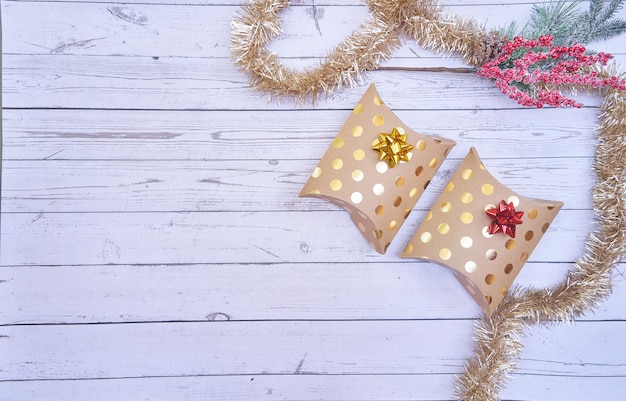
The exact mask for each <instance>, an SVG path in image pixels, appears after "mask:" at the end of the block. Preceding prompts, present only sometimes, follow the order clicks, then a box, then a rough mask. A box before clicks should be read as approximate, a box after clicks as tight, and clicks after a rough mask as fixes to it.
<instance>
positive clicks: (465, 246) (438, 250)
mask: <svg viewBox="0 0 626 401" xmlns="http://www.w3.org/2000/svg"><path fill="white" fill-rule="evenodd" d="M562 206H563V203H562V202H555V201H549V200H540V199H531V198H526V197H523V196H521V195H519V194H517V193H515V192H513V191H512V190H510V189H509V188H507V187H505V186H504V185H502V184H501V183H500V182H498V181H497V180H496V179H495V178H494V177H493V176H492V175H491V174H490V173H489V172H488V171H487V169H486V168H485V166H484V165H483V163H482V162H481V160H480V157H479V156H478V153H477V152H476V149H474V148H471V150H470V152H469V153H468V155H467V157H466V158H465V160H464V161H463V162H462V163H461V165H460V166H459V168H458V169H457V171H456V173H455V174H454V176H453V177H452V178H451V179H450V181H449V182H448V185H447V186H446V187H445V189H444V191H443V192H442V193H441V195H440V196H439V199H438V200H437V201H436V202H435V205H434V206H433V208H432V209H431V210H430V212H429V213H428V214H427V215H426V218H425V219H424V221H423V222H422V224H421V226H420V227H419V229H418V230H417V232H416V233H415V235H414V236H413V238H412V239H411V240H410V241H409V244H408V245H407V247H406V249H405V250H404V253H403V255H402V257H403V258H416V259H428V260H432V261H434V262H438V263H440V264H442V265H444V266H446V267H448V268H450V269H452V272H453V273H454V275H455V276H456V278H457V279H458V280H459V281H460V282H461V284H462V285H463V286H464V287H465V288H466V289H467V291H468V292H469V293H470V294H471V295H472V297H473V298H474V299H475V300H476V302H477V303H478V304H479V305H480V306H481V307H482V308H483V310H484V311H485V313H486V314H487V316H491V314H492V313H493V312H494V310H495V309H496V307H497V306H498V304H499V303H500V301H502V298H504V296H505V295H506V293H507V291H508V289H509V287H510V286H511V284H513V280H515V278H516V277H517V275H518V274H519V272H520V270H521V269H522V266H523V265H524V263H525V262H526V260H527V259H528V258H529V256H530V254H531V253H532V252H533V250H534V249H535V247H536V246H537V244H538V243H539V241H540V240H541V237H542V236H543V234H544V233H545V232H546V230H547V229H548V227H549V226H550V224H551V223H552V220H554V218H555V217H556V215H557V213H558V212H559V210H560V209H561V207H562Z"/></svg>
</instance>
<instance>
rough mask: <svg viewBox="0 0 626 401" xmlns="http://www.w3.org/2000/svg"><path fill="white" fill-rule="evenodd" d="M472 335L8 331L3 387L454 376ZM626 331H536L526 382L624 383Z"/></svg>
mask: <svg viewBox="0 0 626 401" xmlns="http://www.w3.org/2000/svg"><path fill="white" fill-rule="evenodd" d="M472 325H473V321H471V320H466V321H462V322H459V321H446V320H437V321H430V320H422V321H414V320H407V321H394V320H391V321H358V322H354V321H351V322H343V321H320V322H312V321H304V322H290V321H285V322H282V321H279V322H198V323H178V322H172V323H159V324H157V323H154V324H123V325H116V324H101V325H52V326H8V327H2V328H0V333H1V335H2V336H3V337H2V341H0V350H1V352H2V355H3V358H4V368H3V370H2V372H0V378H2V380H18V379H19V380H43V379H55V380H61V379H86V378H92V379H93V378H127V377H154V376H170V377H171V376H205V375H225V374H228V375H235V374H236V375H247V376H252V375H257V374H284V375H294V374H311V375H328V374H331V375H338V374H342V375H354V374H358V375H361V374H386V375H394V374H433V373H437V374H455V373H460V372H461V370H462V366H463V363H464V359H465V358H466V357H469V356H470V355H471V348H472V336H473V333H472ZM598 329H599V330H598ZM625 330H626V322H610V321H608V322H594V323H585V322H579V323H577V324H576V325H560V326H555V327H552V328H550V329H547V328H545V327H543V328H542V327H537V328H533V329H531V330H530V331H529V332H528V334H527V335H526V336H525V338H524V341H525V344H526V348H525V349H524V351H523V353H522V355H521V357H522V361H521V363H520V369H519V373H521V374H537V373H539V374H542V375H546V376H552V375H562V376H572V377H577V376H622V377H624V376H626V360H625V358H626V343H625V342H624V341H623V333H624V331H625ZM597 343H601V344H603V347H597V346H596V344H597ZM451 390H452V389H451V388H444V389H442V391H444V392H450V391H451Z"/></svg>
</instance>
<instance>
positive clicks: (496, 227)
mask: <svg viewBox="0 0 626 401" xmlns="http://www.w3.org/2000/svg"><path fill="white" fill-rule="evenodd" d="M486 213H487V215H488V216H489V217H491V218H492V219H493V221H492V222H491V225H490V226H489V234H496V233H499V232H502V233H503V234H508V235H509V236H510V237H511V238H515V225H516V224H522V216H523V215H524V212H516V211H515V206H513V202H509V204H508V205H507V203H506V202H505V201H504V200H501V201H500V204H499V205H498V206H496V207H494V208H493V209H487V210H486Z"/></svg>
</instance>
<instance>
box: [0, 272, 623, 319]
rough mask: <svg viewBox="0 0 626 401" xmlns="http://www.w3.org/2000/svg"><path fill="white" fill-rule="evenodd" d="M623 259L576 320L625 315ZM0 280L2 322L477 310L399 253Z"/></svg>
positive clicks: (544, 275) (456, 287)
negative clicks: (609, 283)
mask: <svg viewBox="0 0 626 401" xmlns="http://www.w3.org/2000/svg"><path fill="white" fill-rule="evenodd" d="M571 268H572V266H571V264H566V263H527V264H526V266H525V267H524V269H523V270H522V272H521V273H520V275H519V276H518V278H517V280H516V281H515V283H516V285H519V286H521V287H534V288H545V287H549V286H553V285H556V284H557V283H560V282H562V281H563V280H564V279H565V277H566V274H567V271H568V270H569V269H571ZM624 269H626V265H624V264H622V265H621V267H620V269H619V270H618V271H617V273H618V274H616V275H615V278H614V284H615V289H614V293H613V294H612V295H611V296H610V297H609V299H608V300H606V301H604V302H603V303H602V304H601V305H600V307H599V308H598V311H597V312H596V313H593V314H589V315H587V316H584V317H581V318H580V320H626V280H625V279H624V276H623V274H624ZM0 289H1V291H0V305H3V307H2V309H0V324H6V325H12V324H62V323H90V324H91V323H107V322H108V323H111V322H114V323H124V322H159V321H221V320H231V321H235V320H237V321H249V320H361V319H364V320H406V319H433V320H435V319H474V318H476V317H478V316H480V315H481V311H480V308H479V307H478V305H476V304H475V302H474V301H473V300H472V299H471V297H470V295H469V294H468V293H467V292H466V291H465V290H464V289H463V288H462V287H461V285H460V284H459V282H458V281H457V280H456V279H455V278H454V276H453V275H452V273H451V272H449V271H448V270H446V269H445V268H443V267H441V266H438V265H435V264H430V263H415V262H406V261H394V262H389V263H378V262H361V263H329V262H324V263H300V264H293V263H283V264H271V263H269V264H248V265H232V264H210V265H206V264H200V265H147V266H127V265H118V266H108V265H106V266H55V267H49V266H27V267H19V266H18V267H13V266H5V267H3V268H2V269H0ZM390 294H393V296H390ZM76 300H80V302H76Z"/></svg>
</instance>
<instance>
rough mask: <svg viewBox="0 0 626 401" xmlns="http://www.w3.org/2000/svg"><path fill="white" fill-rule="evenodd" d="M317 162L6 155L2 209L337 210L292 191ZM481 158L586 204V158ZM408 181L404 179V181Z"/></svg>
mask: <svg viewBox="0 0 626 401" xmlns="http://www.w3.org/2000/svg"><path fill="white" fill-rule="evenodd" d="M467 149H468V148H466V149H464V151H467ZM207 154H210V152H207ZM461 161H462V159H458V158H448V159H447V160H446V161H445V162H444V164H443V165H442V167H441V168H440V170H439V171H438V172H437V175H436V176H435V179H433V184H432V185H433V186H432V187H429V189H428V190H427V191H426V192H425V193H424V195H423V196H422V198H421V199H420V201H419V203H418V205H417V207H416V208H417V209H420V210H428V209H430V207H431V205H432V204H433V203H434V202H435V201H436V200H437V197H438V196H439V194H440V190H442V189H443V187H445V185H446V183H447V180H448V178H449V177H450V176H452V175H453V174H454V172H455V170H456V168H457V166H458V165H459V164H460V163H461ZM317 163H318V161H317V160H312V161H311V160H306V161H305V160H301V161H291V160H288V161H283V160H281V161H278V162H277V163H269V162H268V161H267V160H260V161H252V160H250V161H241V160H233V161H231V162H225V161H194V162H189V161H184V162H173V161H113V162H109V161H96V162H94V161H90V160H86V161H64V160H60V161H51V160H46V161H23V162H17V161H5V162H4V165H3V170H4V173H5V178H4V180H3V201H4V202H5V204H4V208H3V211H4V212H7V213H8V212H31V211H38V212H131V211H132V212H145V211H150V212H156V211H164V212H171V211H196V212H200V211H223V212H233V211H300V210H339V208H338V207H336V206H334V205H333V204H331V203H328V202H321V201H319V200H313V199H308V198H298V197H297V196H298V193H299V192H300V190H301V189H302V187H303V185H304V183H305V182H306V180H307V179H308V178H309V176H310V174H311V171H313V169H314V168H315V166H316V165H317ZM485 163H486V165H487V166H488V168H489V171H490V172H491V173H492V174H493V175H494V176H495V177H497V178H498V179H499V180H500V181H501V182H503V183H508V184H509V187H511V188H513V189H514V190H515V191H517V192H519V193H521V194H524V195H527V196H531V197H535V198H542V199H554V200H561V201H563V202H565V204H566V206H565V207H566V208H568V209H591V208H592V204H591V197H590V196H589V193H590V191H591V189H592V187H593V176H592V175H591V174H590V171H591V165H592V160H591V159H589V158H587V159H579V160H578V163H577V164H575V165H574V166H572V162H571V161H570V160H569V159H561V158H547V159H543V158H540V159H537V158H527V159H514V160H508V159H490V160H489V161H488V162H487V161H485ZM529 165H530V166H532V167H528V166H529ZM77 171H80V174H77ZM572 177H577V179H576V180H572ZM407 182H408V184H407V185H409V184H410V180H409V181H407ZM77 200H79V202H77Z"/></svg>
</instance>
